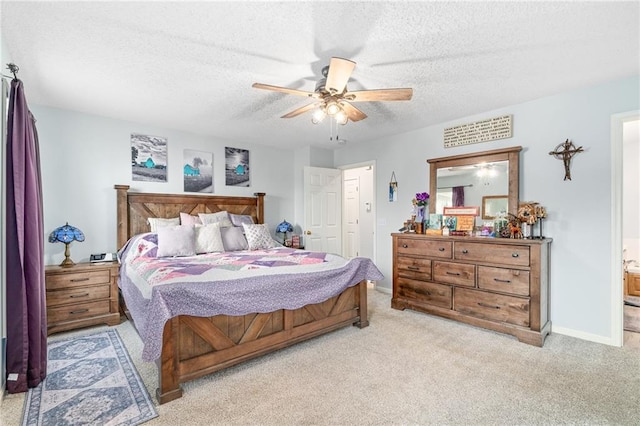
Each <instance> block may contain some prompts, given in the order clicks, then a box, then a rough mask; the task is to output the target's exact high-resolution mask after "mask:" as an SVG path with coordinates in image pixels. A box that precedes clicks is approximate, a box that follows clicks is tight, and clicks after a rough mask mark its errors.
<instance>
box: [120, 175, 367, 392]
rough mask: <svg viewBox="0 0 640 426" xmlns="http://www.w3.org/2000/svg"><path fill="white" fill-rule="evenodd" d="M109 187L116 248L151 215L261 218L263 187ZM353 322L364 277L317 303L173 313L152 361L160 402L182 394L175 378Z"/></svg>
mask: <svg viewBox="0 0 640 426" xmlns="http://www.w3.org/2000/svg"><path fill="white" fill-rule="evenodd" d="M115 189H116V191H117V240H118V248H120V247H122V246H124V244H125V243H126V242H127V240H128V239H129V238H130V237H131V236H133V235H135V234H139V233H142V232H149V225H148V224H147V218H149V217H164V218H172V217H178V216H179V215H180V212H184V213H190V214H193V215H196V214H197V213H213V212H217V211H223V210H226V211H228V212H230V213H235V214H249V215H251V216H253V218H254V221H255V222H256V223H263V222H264V196H265V194H264V193H256V194H255V197H228V196H207V195H195V194H194V195H189V194H179V195H172V194H149V193H136V192H129V186H128V185H115ZM352 324H353V325H356V326H358V327H360V328H363V327H366V326H368V325H369V321H368V319H367V283H366V281H361V282H360V283H358V284H357V285H355V286H353V287H349V288H347V289H346V290H345V291H344V292H342V293H341V294H339V295H338V296H336V297H333V298H331V299H329V300H326V301H324V302H322V303H317V304H312V305H307V306H304V307H302V308H299V309H296V310H287V309H282V310H278V311H275V312H269V313H255V314H247V315H243V316H229V315H216V316H214V317H210V318H203V317H194V316H186V315H181V316H178V317H175V318H172V319H171V320H169V321H168V322H167V323H166V325H165V327H164V332H163V339H162V340H163V342H162V355H161V356H160V358H159V359H158V361H157V363H158V383H159V386H158V389H157V390H156V396H157V398H158V402H159V403H160V404H164V403H165V402H169V401H172V400H174V399H177V398H180V397H181V396H182V388H181V387H180V384H181V383H184V382H187V381H189V380H193V379H196V378H198V377H202V376H204V375H207V374H210V373H212V372H215V371H218V370H222V369H224V368H226V367H229V366H232V365H235V364H238V363H241V362H243V361H246V360H249V359H252V358H255V357H258V356H261V355H264V354H267V353H270V352H274V351H277V350H279V349H282V348H284V347H287V346H290V345H293V344H295V343H297V342H301V341H303V340H307V339H310V338H313V337H316V336H319V335H322V334H325V333H328V332H330V331H333V330H336V329H338V328H342V327H345V326H348V325H352Z"/></svg>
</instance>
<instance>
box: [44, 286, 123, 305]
mask: <svg viewBox="0 0 640 426" xmlns="http://www.w3.org/2000/svg"><path fill="white" fill-rule="evenodd" d="M110 296H111V286H110V285H109V284H105V285H97V286H91V287H70V288H66V289H64V290H53V291H47V307H50V306H59V305H66V304H69V303H83V302H88V301H91V300H99V299H108V298H109V297H110Z"/></svg>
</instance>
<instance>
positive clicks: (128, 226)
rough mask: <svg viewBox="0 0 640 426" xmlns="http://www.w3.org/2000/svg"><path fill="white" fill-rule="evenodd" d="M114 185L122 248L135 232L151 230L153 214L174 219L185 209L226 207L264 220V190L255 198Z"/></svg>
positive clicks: (210, 210) (205, 210)
mask: <svg viewBox="0 0 640 426" xmlns="http://www.w3.org/2000/svg"><path fill="white" fill-rule="evenodd" d="M114 188H115V189H116V192H117V195H116V201H117V210H116V211H117V222H116V227H117V229H116V232H117V240H118V249H120V248H122V246H124V244H125V243H126V242H127V241H128V240H129V238H131V237H132V236H133V235H136V234H141V233H143V232H149V224H148V223H147V219H148V218H150V217H160V218H173V217H178V216H180V213H181V212H182V213H189V214H192V215H197V214H198V213H215V212H219V211H223V210H226V211H228V212H229V213H234V214H247V215H251V216H252V217H253V220H254V222H255V223H264V196H265V193H264V192H257V193H255V194H254V195H255V196H254V197H231V196H221V195H200V194H198V195H196V194H151V193H144V192H129V188H130V187H129V185H114Z"/></svg>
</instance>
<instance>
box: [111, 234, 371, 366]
mask: <svg viewBox="0 0 640 426" xmlns="http://www.w3.org/2000/svg"><path fill="white" fill-rule="evenodd" d="M134 238H136V237H134ZM144 238H145V237H142V239H140V238H139V239H138V240H136V241H134V242H132V241H130V242H129V244H127V246H125V248H124V249H123V250H122V252H121V253H120V258H121V260H122V266H121V268H120V279H119V286H120V289H121V291H122V294H123V296H124V298H125V301H126V303H127V307H128V308H129V311H130V312H131V315H132V317H133V320H134V322H135V325H136V328H137V329H138V332H139V334H140V337H141V338H142V341H143V343H144V348H143V351H142V358H143V359H144V360H145V361H153V360H156V359H157V358H158V357H159V356H160V353H161V348H162V332H163V329H164V325H165V323H166V321H168V320H169V319H170V318H173V317H175V316H178V315H192V316H200V317H208V316H213V315H220V314H224V315H245V314H249V313H256V312H273V311H276V310H279V309H298V308H300V307H302V306H305V305H308V304H312V303H320V302H323V301H325V300H327V299H329V298H331V297H334V296H336V295H338V294H340V293H341V292H343V291H344V290H345V289H346V288H348V287H351V286H354V285H356V284H358V283H359V282H360V281H362V280H380V279H382V278H383V276H382V274H381V273H380V271H379V270H378V268H376V266H375V265H374V264H373V262H372V261H371V260H370V259H367V258H363V257H358V258H354V259H350V260H347V259H345V258H343V257H341V256H337V255H334V254H330V253H320V252H311V251H305V250H294V249H289V248H284V247H280V248H273V249H265V250H254V251H249V250H247V251H236V252H225V253H210V254H205V255H198V256H191V257H181V258H156V257H155V243H154V242H153V241H150V240H149V238H148V237H147V240H145V239H144ZM147 243H149V244H147Z"/></svg>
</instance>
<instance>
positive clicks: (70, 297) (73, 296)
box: [69, 293, 89, 299]
mask: <svg viewBox="0 0 640 426" xmlns="http://www.w3.org/2000/svg"><path fill="white" fill-rule="evenodd" d="M88 295H89V293H84V294H72V295H70V296H69V299H75V298H76V297H87V296H88Z"/></svg>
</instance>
